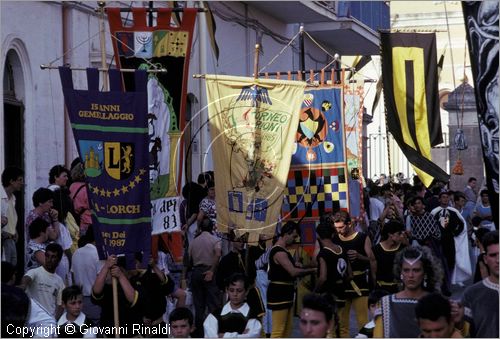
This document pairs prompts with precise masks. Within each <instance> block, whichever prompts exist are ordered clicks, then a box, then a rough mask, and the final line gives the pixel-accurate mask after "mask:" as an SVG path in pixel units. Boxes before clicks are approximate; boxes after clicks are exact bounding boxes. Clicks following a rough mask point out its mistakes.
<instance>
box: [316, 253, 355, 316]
mask: <svg viewBox="0 0 500 339" xmlns="http://www.w3.org/2000/svg"><path fill="white" fill-rule="evenodd" d="M316 258H317V261H318V276H319V275H320V269H321V267H320V264H319V258H323V260H324V261H325V263H326V267H327V269H326V270H327V277H326V281H325V282H324V283H323V286H321V288H320V289H319V290H318V291H316V292H319V293H328V294H331V295H333V296H334V297H335V301H336V304H337V306H338V307H343V306H344V305H345V290H346V287H347V285H346V283H345V279H346V277H347V263H348V260H349V259H348V258H347V255H346V254H345V252H344V251H343V250H342V247H341V251H340V253H338V254H337V253H335V252H334V251H333V250H331V249H330V248H326V247H323V248H322V249H321V250H320V251H319V253H318V256H317V257H316Z"/></svg>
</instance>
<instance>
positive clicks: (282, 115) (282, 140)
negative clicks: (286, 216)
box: [205, 75, 306, 243]
mask: <svg viewBox="0 0 500 339" xmlns="http://www.w3.org/2000/svg"><path fill="white" fill-rule="evenodd" d="M205 79H206V85H207V96H208V102H209V104H208V116H209V121H210V134H211V137H212V143H211V151H212V155H213V160H214V171H215V194H216V197H215V200H216V202H217V228H218V230H219V231H220V232H222V233H227V232H228V231H229V230H230V229H234V230H235V232H236V235H237V236H241V235H244V234H245V233H247V232H248V233H249V234H248V241H249V242H250V243H253V242H256V241H257V240H258V238H259V234H265V235H269V236H272V235H274V231H275V226H276V223H277V222H278V219H279V216H280V212H281V204H282V201H283V191H284V188H285V185H286V179H287V175H288V170H289V167H290V159H291V157H292V150H293V147H294V145H295V143H294V141H295V134H296V132H297V127H298V123H299V111H300V106H301V104H302V101H303V96H304V89H305V85H306V84H305V82H299V81H285V80H274V79H265V80H263V79H258V80H256V79H252V78H245V77H236V76H226V75H223V76H220V75H207V76H206V77H205Z"/></svg>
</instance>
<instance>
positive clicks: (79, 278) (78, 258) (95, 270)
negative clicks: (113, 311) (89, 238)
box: [71, 244, 104, 297]
mask: <svg viewBox="0 0 500 339" xmlns="http://www.w3.org/2000/svg"><path fill="white" fill-rule="evenodd" d="M71 258H72V265H71V271H72V272H73V274H74V278H75V284H76V285H79V286H82V293H83V295H84V296H86V297H89V296H90V295H91V294H92V286H93V285H94V282H95V279H96V277H97V275H98V274H99V272H100V271H101V268H102V266H103V264H104V261H102V262H101V261H100V260H99V255H98V254H97V248H96V247H95V245H94V244H87V245H85V246H83V247H80V248H79V249H77V250H76V251H75V253H74V254H73V256H72V257H71Z"/></svg>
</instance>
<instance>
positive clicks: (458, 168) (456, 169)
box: [451, 159, 464, 175]
mask: <svg viewBox="0 0 500 339" xmlns="http://www.w3.org/2000/svg"><path fill="white" fill-rule="evenodd" d="M451 173H452V174H454V175H464V166H463V164H462V160H460V159H458V160H457V162H456V163H455V166H453V169H452V170H451Z"/></svg>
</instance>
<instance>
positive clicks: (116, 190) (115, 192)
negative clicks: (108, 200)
mask: <svg viewBox="0 0 500 339" xmlns="http://www.w3.org/2000/svg"><path fill="white" fill-rule="evenodd" d="M113 194H114V195H115V197H117V196H119V195H120V190H119V189H118V188H115V190H114V191H113Z"/></svg>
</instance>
